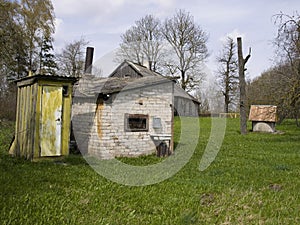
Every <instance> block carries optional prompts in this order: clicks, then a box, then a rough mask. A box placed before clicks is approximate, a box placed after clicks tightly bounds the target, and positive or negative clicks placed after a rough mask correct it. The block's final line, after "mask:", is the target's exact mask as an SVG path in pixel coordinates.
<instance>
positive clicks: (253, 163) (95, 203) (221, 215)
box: [0, 118, 300, 225]
mask: <svg viewBox="0 0 300 225" xmlns="http://www.w3.org/2000/svg"><path fill="white" fill-rule="evenodd" d="M190 120H193V119H190ZM175 122H176V126H175V136H176V137H178V134H179V132H180V128H179V120H178V119H177V120H176V121H175ZM249 127H250V125H249ZM200 129H201V130H200V138H199V143H198V145H197V148H196V151H195V153H194V154H193V156H192V158H191V160H189V162H188V163H187V164H186V165H185V166H184V167H183V168H182V169H181V170H180V171H179V172H178V173H177V174H176V175H175V176H172V177H171V178H169V179H167V180H165V181H163V182H161V183H158V184H153V185H149V186H142V187H130V186H125V185H121V184H117V183H114V182H111V181H109V180H107V179H106V178H103V177H102V176H100V175H98V174H97V173H96V172H95V171H94V170H93V169H92V168H91V167H90V166H89V165H88V164H87V163H86V162H85V160H83V158H81V157H80V156H76V155H71V156H69V157H67V158H65V159H64V163H54V162H49V161H42V162H34V163H32V162H27V161H24V160H22V159H15V158H11V157H10V156H8V153H7V152H8V148H9V144H10V141H11V139H12V135H13V123H10V122H0V170H1V176H0V190H1V192H0V210H1V211H0V222H2V224H122V225H123V224H172V225H173V224H300V214H299V209H300V194H299V190H300V179H299V177H300V129H299V128H297V127H296V126H295V124H294V123H293V122H292V121H285V122H284V123H283V124H282V125H280V126H278V127H277V129H278V130H281V131H282V132H283V134H258V133H256V134H255V133H249V134H247V135H246V136H242V135H240V134H239V120H237V119H228V120H227V130H226V135H225V139H224V142H223V145H222V147H221V150H220V152H219V153H218V155H217V157H216V159H215V161H214V162H213V163H212V164H211V166H210V167H209V168H208V169H206V170H204V171H203V172H200V171H199V162H200V159H201V156H202V155H203V152H204V149H205V147H206V145H207V142H208V138H209V135H210V119H209V118H201V119H200ZM120 160H121V161H123V162H126V163H128V164H134V165H145V164H151V163H157V162H159V161H161V160H162V159H158V158H156V157H155V156H148V157H141V158H138V159H120Z"/></svg>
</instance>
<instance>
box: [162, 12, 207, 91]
mask: <svg viewBox="0 0 300 225" xmlns="http://www.w3.org/2000/svg"><path fill="white" fill-rule="evenodd" d="M163 34H164V37H165V38H166V40H167V41H168V42H169V43H170V45H171V46H172V48H173V50H174V52H175V54H176V58H177V59H176V60H175V61H171V62H170V63H167V66H168V67H170V68H172V69H173V71H176V70H178V71H179V73H180V77H181V87H182V88H183V89H185V90H189V89H193V88H194V87H195V85H196V84H198V82H199V79H200V76H199V72H200V70H199V67H201V64H202V63H203V61H204V60H205V59H206V58H207V57H208V49H207V46H206V43H207V40H208V35H207V33H206V32H205V31H204V30H203V29H202V28H201V27H200V26H199V25H198V24H196V23H195V22H194V18H193V16H192V15H191V14H190V13H188V12H185V11H184V10H179V11H177V13H176V14H175V15H174V17H172V18H170V19H166V21H165V22H164V25H163Z"/></svg>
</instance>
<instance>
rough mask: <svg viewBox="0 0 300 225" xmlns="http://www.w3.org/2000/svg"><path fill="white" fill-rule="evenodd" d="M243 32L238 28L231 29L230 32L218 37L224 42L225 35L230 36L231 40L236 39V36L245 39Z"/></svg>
mask: <svg viewBox="0 0 300 225" xmlns="http://www.w3.org/2000/svg"><path fill="white" fill-rule="evenodd" d="M245 36H246V35H245V34H244V33H241V32H240V31H239V30H238V29H234V30H233V31H231V32H230V33H227V34H226V35H224V36H222V37H221V38H220V41H221V42H222V43H225V42H226V40H227V37H230V38H232V39H233V40H236V39H237V37H241V38H242V39H245Z"/></svg>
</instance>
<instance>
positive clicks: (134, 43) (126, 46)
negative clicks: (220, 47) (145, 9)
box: [117, 10, 208, 91]
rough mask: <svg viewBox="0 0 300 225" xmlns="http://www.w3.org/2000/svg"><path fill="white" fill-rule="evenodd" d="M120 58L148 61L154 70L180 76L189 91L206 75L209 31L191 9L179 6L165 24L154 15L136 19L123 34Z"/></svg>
mask: <svg viewBox="0 0 300 225" xmlns="http://www.w3.org/2000/svg"><path fill="white" fill-rule="evenodd" d="M121 38H122V43H121V44H120V51H119V52H118V55H117V61H118V62H120V61H123V60H124V59H129V60H131V61H134V62H136V63H138V64H140V65H145V64H147V66H148V68H149V69H151V70H153V71H158V72H161V73H162V74H165V75H168V76H174V77H180V84H181V86H182V88H183V89H185V90H187V91H191V90H195V89H196V88H197V87H198V86H199V84H200V82H201V80H202V79H203V71H202V70H203V68H202V66H203V62H204V60H205V59H206V58H207V57H208V50H207V46H206V43H207V39H208V35H207V34H206V32H204V31H203V30H202V29H201V27H200V26H199V25H197V24H196V23H195V22H194V18H193V17H192V16H191V14H190V13H187V12H185V11H184V10H179V11H177V12H176V14H175V15H174V16H173V17H172V18H169V19H166V21H165V22H164V23H163V24H162V23H161V22H160V20H158V19H156V18H154V17H153V16H152V15H147V16H145V17H144V18H142V19H140V20H138V21H136V22H135V25H134V26H132V27H131V28H130V29H128V30H127V31H126V32H125V33H124V34H123V35H122V36H121Z"/></svg>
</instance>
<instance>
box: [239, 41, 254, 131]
mask: <svg viewBox="0 0 300 225" xmlns="http://www.w3.org/2000/svg"><path fill="white" fill-rule="evenodd" d="M237 47H238V64H239V83H240V85H239V86H240V130H241V134H246V133H247V112H246V100H247V98H246V80H245V71H246V69H245V65H246V63H247V62H248V60H249V58H250V57H251V48H249V54H248V55H247V56H246V58H244V56H243V47H242V38H241V37H238V38H237Z"/></svg>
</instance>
